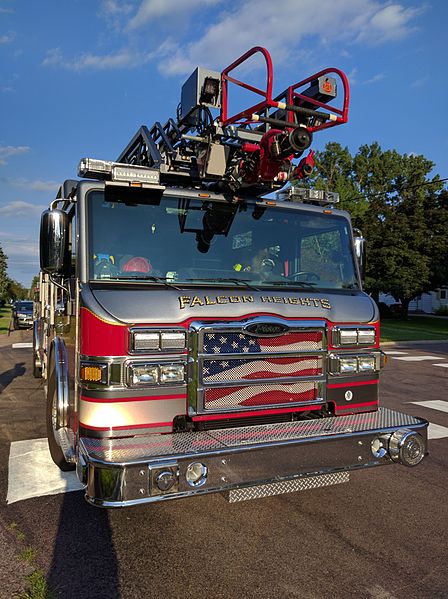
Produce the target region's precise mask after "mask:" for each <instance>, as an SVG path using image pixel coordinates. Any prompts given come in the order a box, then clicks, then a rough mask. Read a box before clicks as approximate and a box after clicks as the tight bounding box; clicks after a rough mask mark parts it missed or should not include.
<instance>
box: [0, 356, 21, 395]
mask: <svg viewBox="0 0 448 599" xmlns="http://www.w3.org/2000/svg"><path fill="white" fill-rule="evenodd" d="M24 374H25V362H18V363H17V364H16V365H15V366H14V368H10V369H9V370H5V372H2V373H0V393H1V392H2V391H4V390H5V389H6V387H7V386H8V385H9V384H10V383H12V381H13V380H14V379H15V378H17V377H19V376H23V375H24Z"/></svg>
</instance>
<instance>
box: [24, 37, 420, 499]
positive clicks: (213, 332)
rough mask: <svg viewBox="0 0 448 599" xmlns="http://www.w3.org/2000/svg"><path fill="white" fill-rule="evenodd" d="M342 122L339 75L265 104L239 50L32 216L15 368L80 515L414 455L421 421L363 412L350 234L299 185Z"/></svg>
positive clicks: (276, 485) (360, 300)
mask: <svg viewBox="0 0 448 599" xmlns="http://www.w3.org/2000/svg"><path fill="white" fill-rule="evenodd" d="M253 59H258V60H259V62H261V64H262V68H263V70H264V69H265V74H266V77H265V86H263V87H261V88H259V87H256V86H254V85H252V84H249V83H248V82H247V78H246V76H245V80H243V79H242V76H241V73H243V75H244V74H245V73H246V74H247V69H246V66H247V61H248V60H249V61H250V60H253ZM263 85H264V83H263ZM242 95H244V98H245V100H247V97H250V98H251V102H250V106H247V103H246V104H244V106H246V107H242V106H241V103H242V100H241V98H242ZM348 110H349V84H348V81H347V78H346V76H345V74H344V73H343V72H342V71H340V70H338V69H335V68H328V69H324V70H322V71H320V72H318V73H315V74H313V75H311V76H310V77H307V78H306V79H303V80H300V81H299V82H298V83H295V84H292V85H290V86H289V87H288V88H287V89H286V90H285V91H283V92H282V93H280V94H279V95H277V96H274V95H273V68H272V61H271V57H270V55H269V53H268V52H267V50H266V49H264V48H262V47H255V48H252V49H251V50H249V51H248V52H247V53H246V54H244V55H243V56H241V57H240V58H238V59H237V60H236V61H235V62H233V63H232V64H231V65H229V66H228V67H227V68H226V69H224V70H223V71H222V72H216V71H213V70H209V69H205V68H197V69H196V70H195V71H194V72H193V74H192V75H191V76H190V77H189V79H188V80H187V81H186V83H185V84H184V85H183V87H182V94H181V102H180V104H179V107H178V109H177V115H176V118H175V119H174V118H170V119H168V121H167V122H166V123H165V124H163V125H162V124H161V123H160V122H156V123H154V125H153V126H152V127H151V128H148V127H146V126H142V127H141V128H140V129H139V130H138V131H137V133H136V134H135V136H134V137H133V138H132V139H131V140H130V142H129V143H128V144H127V146H126V147H125V148H124V150H123V151H122V152H121V154H120V155H119V157H118V158H117V160H116V161H109V160H102V159H93V158H84V159H82V160H81V161H80V165H79V172H78V176H79V178H78V179H69V180H66V181H65V182H64V183H63V184H62V185H61V187H60V189H59V192H58V194H57V197H56V198H55V200H54V201H52V202H51V204H50V206H49V209H48V210H46V211H45V212H44V213H43V214H42V218H41V230H40V264H41V273H40V285H39V290H40V291H39V300H38V308H39V309H38V310H37V315H36V317H35V320H34V327H33V353H34V374H35V376H36V377H43V379H44V380H45V383H44V386H45V389H46V398H47V400H46V401H47V408H46V422H47V431H48V443H49V449H50V453H51V456H52V459H53V461H54V462H55V463H56V464H57V466H58V467H59V468H60V469H61V470H63V471H67V470H75V469H76V472H77V475H78V477H79V479H80V481H81V482H82V483H83V485H84V486H85V496H86V499H87V501H88V502H89V503H90V504H92V505H95V506H102V507H124V506H131V505H137V504H141V503H151V502H156V501H164V500H168V499H176V498H182V497H191V496H195V495H202V494H205V493H215V492H220V493H223V494H225V496H226V497H227V499H228V500H229V501H231V502H236V501H242V500H246V499H252V498H259V497H264V496H269V495H276V494H280V493H287V492H291V491H298V490H303V489H310V488H315V487H320V486H330V485H334V484H338V483H343V482H346V481H347V480H348V478H349V475H350V472H351V471H353V470H358V469H361V468H371V467H374V466H381V465H387V464H394V463H395V464H403V465H405V466H414V465H417V464H419V463H420V462H421V460H422V459H423V457H424V456H425V454H426V453H427V427H428V423H427V422H426V421H425V420H423V419H420V418H416V417H413V416H409V415H405V414H402V413H399V412H396V411H393V410H390V409H388V408H385V407H381V406H380V405H379V399H378V383H379V374H380V370H381V368H382V367H383V366H384V364H385V359H386V357H385V354H384V353H383V352H382V351H381V349H380V345H379V341H380V324H379V313H378V308H377V306H376V304H375V303H374V301H373V300H372V299H371V297H370V296H369V295H367V294H366V293H365V292H364V291H363V290H362V279H363V271H364V254H365V252H364V247H365V243H364V241H365V240H364V239H363V237H362V235H361V233H360V232H359V231H357V230H353V228H352V225H351V221H350V216H349V214H348V213H347V212H345V211H343V210H338V209H337V208H335V205H336V204H337V202H338V196H337V194H336V193H333V192H331V191H327V190H319V189H315V188H312V187H311V186H310V185H309V184H308V183H307V181H306V179H307V177H309V175H310V174H311V173H312V171H313V168H314V159H313V150H311V149H310V147H311V144H312V141H313V136H314V135H315V134H316V133H317V132H319V131H321V130H324V129H328V128H330V127H334V126H338V125H340V124H343V123H345V122H347V120H348Z"/></svg>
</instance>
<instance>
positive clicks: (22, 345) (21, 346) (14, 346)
mask: <svg viewBox="0 0 448 599" xmlns="http://www.w3.org/2000/svg"><path fill="white" fill-rule="evenodd" d="M25 347H27V348H28V347H33V344H32V343H13V344H12V349H24V348H25Z"/></svg>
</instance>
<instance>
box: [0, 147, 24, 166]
mask: <svg viewBox="0 0 448 599" xmlns="http://www.w3.org/2000/svg"><path fill="white" fill-rule="evenodd" d="M30 150H31V148H30V147H28V146H0V165H3V164H6V159H7V158H9V157H10V156H17V155H19V154H26V152H29V151H30Z"/></svg>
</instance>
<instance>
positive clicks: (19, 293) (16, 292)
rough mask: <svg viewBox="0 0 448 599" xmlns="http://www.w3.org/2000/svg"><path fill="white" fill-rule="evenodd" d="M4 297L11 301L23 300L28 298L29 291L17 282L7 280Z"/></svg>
mask: <svg viewBox="0 0 448 599" xmlns="http://www.w3.org/2000/svg"><path fill="white" fill-rule="evenodd" d="M6 295H7V297H9V298H10V299H12V300H13V301H16V300H23V299H27V297H28V296H29V290H28V289H27V288H26V287H24V286H23V285H22V284H21V283H19V282H18V281H14V279H8V284H7V288H6Z"/></svg>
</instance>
